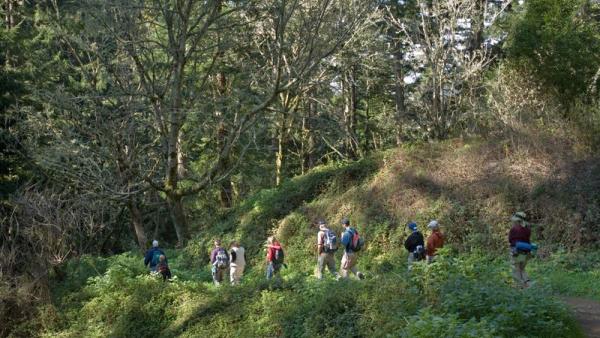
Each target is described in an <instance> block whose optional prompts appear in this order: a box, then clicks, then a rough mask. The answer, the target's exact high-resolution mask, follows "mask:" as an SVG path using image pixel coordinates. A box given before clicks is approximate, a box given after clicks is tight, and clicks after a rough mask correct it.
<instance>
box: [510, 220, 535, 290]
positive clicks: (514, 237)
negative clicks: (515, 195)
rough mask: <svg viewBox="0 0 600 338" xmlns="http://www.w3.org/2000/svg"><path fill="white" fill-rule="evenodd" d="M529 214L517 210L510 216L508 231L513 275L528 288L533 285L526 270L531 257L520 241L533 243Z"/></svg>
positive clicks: (522, 285) (521, 284)
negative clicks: (510, 225) (510, 224)
mask: <svg viewBox="0 0 600 338" xmlns="http://www.w3.org/2000/svg"><path fill="white" fill-rule="evenodd" d="M526 218H527V215H526V214H525V213H524V212H522V211H519V212H516V213H515V214H514V215H512V216H511V217H510V221H511V222H512V227H511V228H510V231H509V233H508V243H509V244H510V263H511V266H512V276H513V278H514V279H515V281H516V282H517V284H518V285H519V287H522V288H528V287H529V286H530V285H531V281H530V280H529V276H528V275H527V273H526V272H525V266H527V261H528V260H529V258H530V252H531V251H528V250H526V249H525V250H524V249H521V248H520V247H522V246H523V245H522V244H520V243H526V244H531V241H530V238H531V228H530V227H529V226H528V223H527V221H526Z"/></svg>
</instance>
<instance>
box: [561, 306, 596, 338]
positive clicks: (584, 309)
mask: <svg viewBox="0 0 600 338" xmlns="http://www.w3.org/2000/svg"><path fill="white" fill-rule="evenodd" d="M561 299H562V301H563V302H565V304H567V305H568V306H569V307H570V308H571V310H572V311H573V314H574V316H575V319H577V322H579V325H580V326H581V329H582V331H583V332H584V333H585V335H586V336H587V337H590V338H600V303H598V302H596V301H594V300H591V299H587V298H581V297H561Z"/></svg>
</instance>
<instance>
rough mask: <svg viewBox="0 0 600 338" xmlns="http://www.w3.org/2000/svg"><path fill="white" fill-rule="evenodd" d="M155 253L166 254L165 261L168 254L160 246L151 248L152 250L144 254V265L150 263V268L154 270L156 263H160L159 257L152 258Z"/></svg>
mask: <svg viewBox="0 0 600 338" xmlns="http://www.w3.org/2000/svg"><path fill="white" fill-rule="evenodd" d="M155 253H156V254H157V255H164V256H165V261H166V257H167V255H165V252H164V251H162V250H161V249H160V248H151V249H150V250H148V251H146V255H145V256H144V266H148V264H150V270H152V271H156V265H157V264H158V259H157V260H156V261H153V260H152V258H153V257H154V254H155ZM167 264H168V263H167Z"/></svg>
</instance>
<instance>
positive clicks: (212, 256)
mask: <svg viewBox="0 0 600 338" xmlns="http://www.w3.org/2000/svg"><path fill="white" fill-rule="evenodd" d="M215 259H217V249H213V251H211V252H210V264H215Z"/></svg>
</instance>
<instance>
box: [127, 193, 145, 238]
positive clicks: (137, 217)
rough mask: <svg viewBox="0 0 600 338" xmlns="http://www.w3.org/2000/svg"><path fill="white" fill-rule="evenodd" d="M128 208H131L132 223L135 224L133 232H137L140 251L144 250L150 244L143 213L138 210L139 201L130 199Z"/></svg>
mask: <svg viewBox="0 0 600 338" xmlns="http://www.w3.org/2000/svg"><path fill="white" fill-rule="evenodd" d="M127 207H128V208H129V214H130V215H131V222H132V223H133V230H134V231H135V236H136V238H137V241H138V245H139V247H140V250H144V248H146V245H147V243H148V238H147V237H146V231H145V230H144V223H143V219H142V213H141V212H140V209H139V208H138V204H137V200H136V199H135V198H134V197H129V201H128V203H127Z"/></svg>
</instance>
